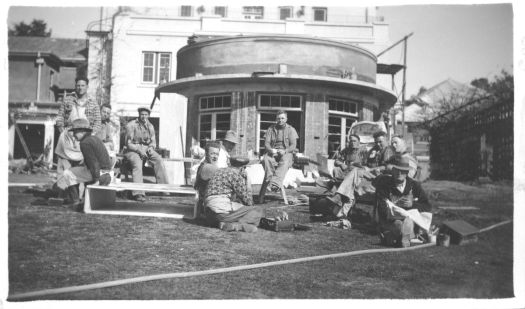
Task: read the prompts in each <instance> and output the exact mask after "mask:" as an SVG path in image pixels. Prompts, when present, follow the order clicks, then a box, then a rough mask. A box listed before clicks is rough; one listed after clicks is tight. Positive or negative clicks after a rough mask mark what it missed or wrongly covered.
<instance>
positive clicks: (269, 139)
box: [263, 110, 299, 192]
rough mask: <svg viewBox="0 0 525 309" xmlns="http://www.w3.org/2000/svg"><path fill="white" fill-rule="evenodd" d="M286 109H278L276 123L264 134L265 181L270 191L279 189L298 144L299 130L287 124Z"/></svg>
mask: <svg viewBox="0 0 525 309" xmlns="http://www.w3.org/2000/svg"><path fill="white" fill-rule="evenodd" d="M286 121H288V116H287V114H286V112H285V111H282V110H281V111H278V112H277V115H276V123H275V124H273V125H271V126H270V127H269V128H268V130H267V131H266V135H265V136H264V141H265V142H264V146H265V148H266V153H265V155H264V158H263V164H264V181H265V182H266V183H268V184H269V185H268V190H269V191H274V192H276V191H279V190H280V188H281V186H282V183H283V180H284V177H285V176H286V172H287V171H288V169H289V168H290V167H291V166H292V164H293V152H294V151H295V148H296V145H297V139H298V138H299V136H298V135H297V131H295V129H294V127H292V126H291V125H289V124H287V123H286Z"/></svg>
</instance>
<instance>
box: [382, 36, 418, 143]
mask: <svg viewBox="0 0 525 309" xmlns="http://www.w3.org/2000/svg"><path fill="white" fill-rule="evenodd" d="M413 34H414V32H410V33H409V34H408V35H405V37H404V38H402V39H401V40H399V41H397V42H395V43H394V44H392V45H390V46H389V47H388V48H387V49H385V50H383V51H382V52H380V53H379V54H377V56H376V57H378V58H379V56H381V55H383V54H384V53H386V52H387V51H389V50H391V49H392V48H394V47H395V46H397V45H398V44H400V43H403V88H402V90H401V113H402V114H401V117H402V118H401V125H402V126H403V127H402V129H401V132H402V135H403V136H405V89H406V70H407V45H408V38H409V37H411V36H412V35H413ZM392 85H394V78H393V75H392ZM392 89H393V86H392ZM393 121H394V122H393V128H394V133H395V127H396V112H395V109H394V117H393Z"/></svg>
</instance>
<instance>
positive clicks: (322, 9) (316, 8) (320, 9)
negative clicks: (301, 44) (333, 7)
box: [312, 6, 328, 22]
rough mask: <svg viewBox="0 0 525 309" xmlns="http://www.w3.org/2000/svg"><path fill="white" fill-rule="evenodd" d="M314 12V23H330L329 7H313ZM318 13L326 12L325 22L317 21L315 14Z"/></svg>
mask: <svg viewBox="0 0 525 309" xmlns="http://www.w3.org/2000/svg"><path fill="white" fill-rule="evenodd" d="M312 11H313V21H314V22H327V21H328V8H327V7H318V6H316V7H313V8H312ZM316 11H323V12H324V20H316V19H315V12H316Z"/></svg>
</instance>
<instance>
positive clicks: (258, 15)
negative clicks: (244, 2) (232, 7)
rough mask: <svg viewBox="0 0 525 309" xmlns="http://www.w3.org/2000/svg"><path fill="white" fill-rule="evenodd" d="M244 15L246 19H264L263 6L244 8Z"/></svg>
mask: <svg viewBox="0 0 525 309" xmlns="http://www.w3.org/2000/svg"><path fill="white" fill-rule="evenodd" d="M242 15H243V16H244V19H263V17H264V7H262V6H243V7H242Z"/></svg>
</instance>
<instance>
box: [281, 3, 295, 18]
mask: <svg viewBox="0 0 525 309" xmlns="http://www.w3.org/2000/svg"><path fill="white" fill-rule="evenodd" d="M292 14H293V8H292V7H291V6H284V7H280V8H279V19H280V20H286V19H287V18H290V17H292Z"/></svg>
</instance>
